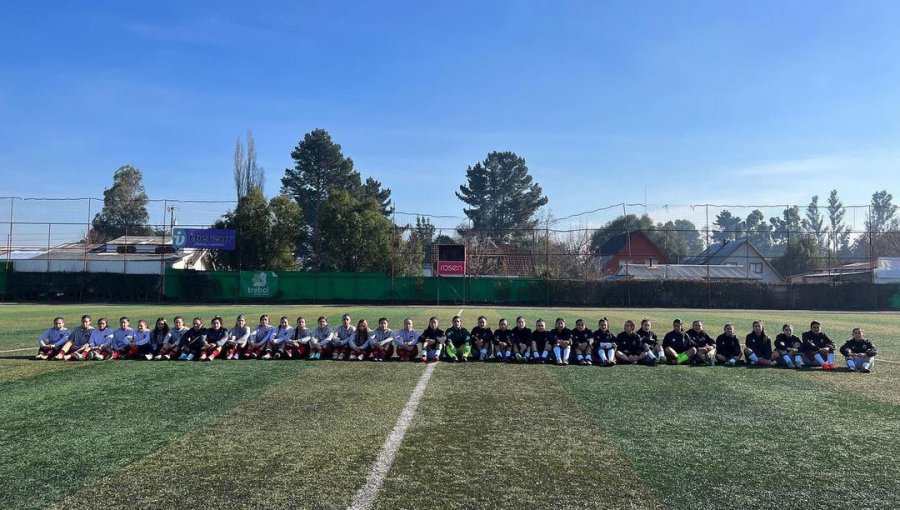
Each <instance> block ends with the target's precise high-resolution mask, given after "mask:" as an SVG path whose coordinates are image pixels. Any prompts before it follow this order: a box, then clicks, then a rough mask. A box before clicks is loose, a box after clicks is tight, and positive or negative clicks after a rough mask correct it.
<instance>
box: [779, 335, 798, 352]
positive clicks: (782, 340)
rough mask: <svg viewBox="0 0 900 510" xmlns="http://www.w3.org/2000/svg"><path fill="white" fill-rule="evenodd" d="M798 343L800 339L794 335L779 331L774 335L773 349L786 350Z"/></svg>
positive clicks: (794, 347) (796, 345) (793, 347)
mask: <svg viewBox="0 0 900 510" xmlns="http://www.w3.org/2000/svg"><path fill="white" fill-rule="evenodd" d="M799 345H800V339H799V338H797V337H796V336H795V335H791V336H787V335H785V334H784V333H779V334H778V336H776V337H775V350H776V351H782V352H786V351H787V350H788V349H796V348H798V347H799Z"/></svg>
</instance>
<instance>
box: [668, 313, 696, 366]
mask: <svg viewBox="0 0 900 510" xmlns="http://www.w3.org/2000/svg"><path fill="white" fill-rule="evenodd" d="M663 352H664V353H665V355H666V360H668V362H669V364H670V365H680V364H683V363H687V362H688V361H690V359H691V358H693V357H694V355H695V354H697V348H696V347H694V342H693V341H691V337H690V336H688V334H687V333H685V332H684V330H683V329H682V327H681V319H675V320H674V321H672V331H669V332H668V333H666V336H665V337H663Z"/></svg>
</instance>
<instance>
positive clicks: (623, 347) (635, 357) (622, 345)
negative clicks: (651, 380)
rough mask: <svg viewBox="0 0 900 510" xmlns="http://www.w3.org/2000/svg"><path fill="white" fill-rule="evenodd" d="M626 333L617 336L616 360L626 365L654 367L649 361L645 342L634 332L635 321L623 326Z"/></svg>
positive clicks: (628, 321)
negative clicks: (639, 364) (640, 364)
mask: <svg viewBox="0 0 900 510" xmlns="http://www.w3.org/2000/svg"><path fill="white" fill-rule="evenodd" d="M623 328H624V331H622V332H621V333H619V334H618V335H616V360H617V361H618V362H619V363H624V364H626V365H635V364H638V363H642V364H647V365H652V363H650V362H649V361H648V355H647V350H646V349H644V342H642V341H641V337H639V336H638V335H637V333H635V332H634V321H632V320H627V321H625V325H624V326H623Z"/></svg>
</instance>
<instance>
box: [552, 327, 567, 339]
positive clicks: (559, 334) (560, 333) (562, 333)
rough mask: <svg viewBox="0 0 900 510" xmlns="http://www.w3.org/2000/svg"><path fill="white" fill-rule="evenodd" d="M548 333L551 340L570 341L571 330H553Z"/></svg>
mask: <svg viewBox="0 0 900 510" xmlns="http://www.w3.org/2000/svg"><path fill="white" fill-rule="evenodd" d="M550 333H552V334H553V340H569V341H570V340H572V330H571V329H569V328H562V329H556V328H553V329H552V330H550Z"/></svg>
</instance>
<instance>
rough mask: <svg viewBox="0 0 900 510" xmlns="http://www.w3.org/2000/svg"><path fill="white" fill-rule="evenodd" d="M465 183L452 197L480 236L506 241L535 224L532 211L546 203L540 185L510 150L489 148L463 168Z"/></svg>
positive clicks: (532, 227) (521, 159) (533, 226)
mask: <svg viewBox="0 0 900 510" xmlns="http://www.w3.org/2000/svg"><path fill="white" fill-rule="evenodd" d="M466 181H467V184H466V185H461V186H460V187H459V191H457V192H456V197H457V198H458V199H460V200H461V201H463V202H464V203H465V204H466V205H468V206H469V207H466V208H464V209H463V211H464V212H465V214H466V216H468V217H469V219H470V220H471V221H472V228H473V229H474V230H475V231H476V233H477V234H478V235H480V236H485V237H490V238H492V239H495V240H498V241H507V240H509V239H511V238H513V237H516V236H517V235H519V234H521V233H523V232H524V231H527V230H531V229H534V228H535V227H537V220H536V219H535V218H534V214H535V212H537V210H538V209H540V208H541V207H543V206H544V205H546V204H547V201H548V200H547V197H545V196H544V194H543V191H542V190H541V187H540V186H539V185H538V184H537V183H535V182H533V179H532V178H531V175H529V174H528V166H527V165H526V164H525V159H524V158H521V157H519V156H517V155H516V153H514V152H491V153H490V154H488V155H487V158H486V159H485V160H484V161H480V162H478V163H476V164H475V165H474V166H470V167H469V168H468V169H467V170H466Z"/></svg>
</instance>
